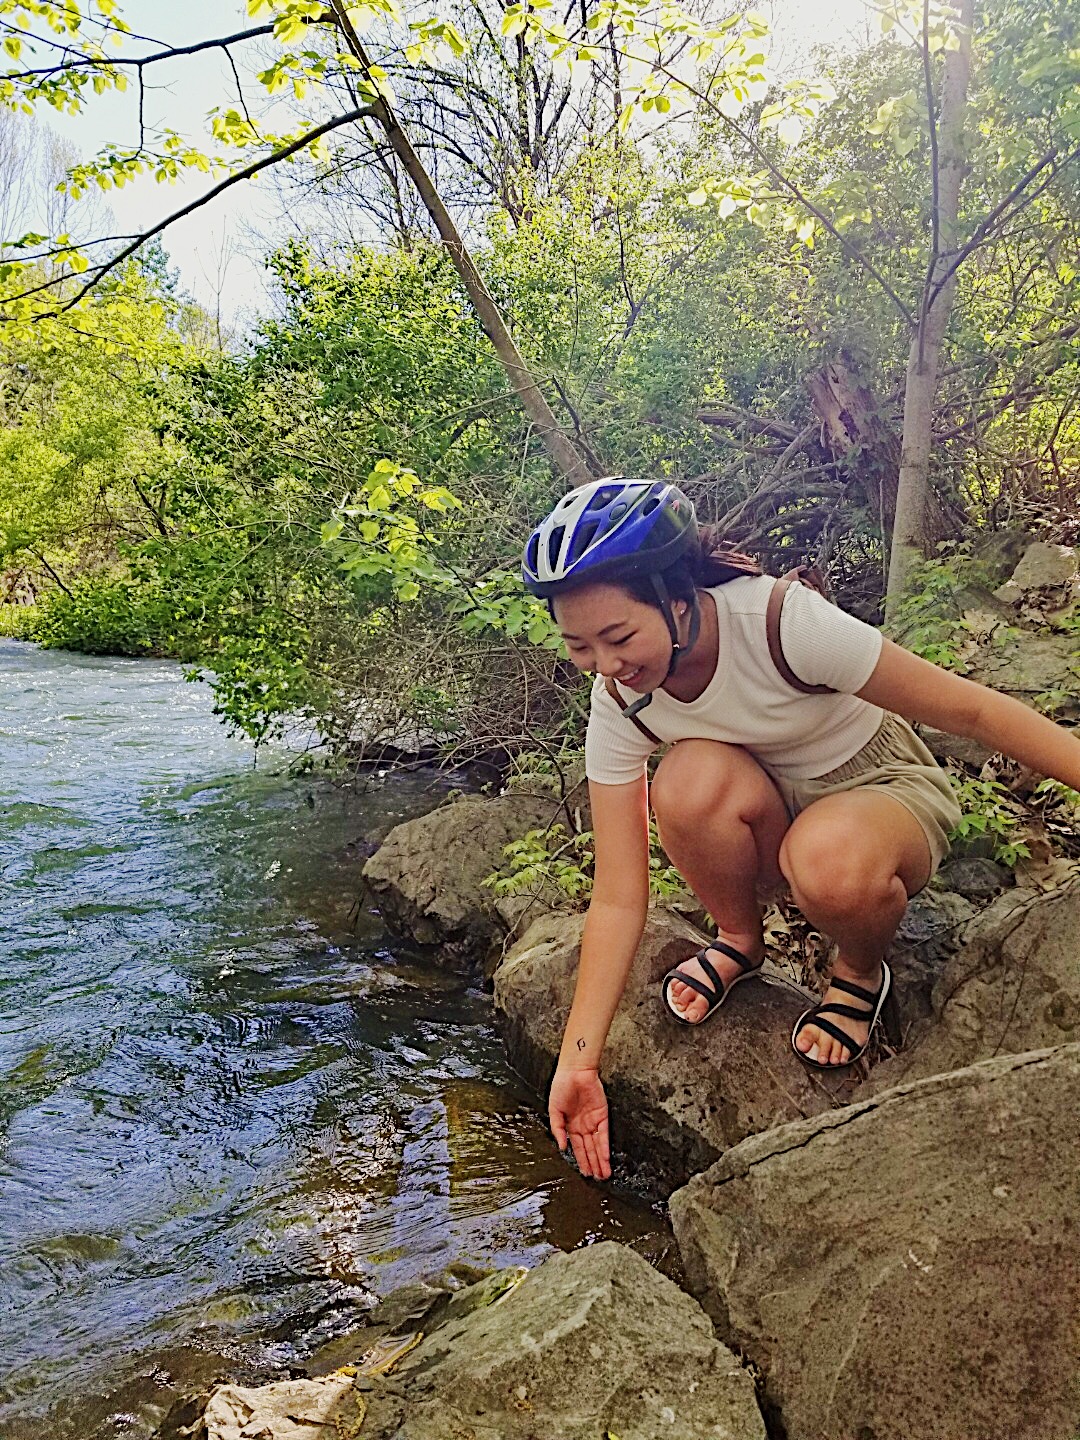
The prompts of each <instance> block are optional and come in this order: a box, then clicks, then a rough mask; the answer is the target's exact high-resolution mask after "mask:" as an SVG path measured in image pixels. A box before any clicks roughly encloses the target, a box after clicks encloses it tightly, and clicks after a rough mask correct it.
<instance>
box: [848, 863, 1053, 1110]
mask: <svg viewBox="0 0 1080 1440" xmlns="http://www.w3.org/2000/svg"><path fill="white" fill-rule="evenodd" d="M1073 1041H1080V884H1075V883H1074V884H1072V885H1070V886H1068V887H1067V888H1065V889H1062V890H1057V891H1053V892H1051V893H1050V894H1048V895H1036V894H1034V893H1032V892H1031V891H1025V890H1007V891H1005V893H1004V894H1002V895H999V896H998V898H997V899H996V900H995V901H994V902H993V903H992V904H991V905H989V906H987V908H986V909H985V910H983V911H982V912H981V913H980V914H979V915H978V916H977V917H976V918H975V919H974V920H972V921H971V922H970V924H969V925H968V926H967V929H966V931H965V934H964V943H963V945H962V946H961V948H960V949H959V950H958V951H957V953H956V954H955V955H954V956H953V957H952V958H951V959H950V960H949V961H948V962H947V963H946V965H945V968H944V970H943V972H942V973H941V975H940V977H939V979H938V981H937V984H936V985H935V986H934V989H933V992H932V995H931V1003H930V1014H929V1015H928V1016H927V1017H926V1018H925V1019H923V1020H921V1021H918V1022H917V1023H916V1024H915V1026H914V1027H913V1028H912V1030H911V1031H910V1032H909V1033H908V1035H907V1037H906V1043H905V1046H904V1049H903V1050H902V1051H901V1052H900V1054H899V1055H896V1056H895V1057H894V1058H892V1059H890V1060H887V1061H885V1062H884V1063H883V1064H881V1065H879V1066H877V1067H876V1068H875V1070H874V1071H873V1073H872V1075H871V1077H870V1080H869V1081H868V1089H870V1090H871V1091H880V1090H883V1089H885V1088H887V1087H889V1086H891V1085H896V1084H898V1083H899V1082H900V1081H902V1080H915V1079H921V1078H923V1077H925V1076H928V1075H936V1074H939V1073H941V1072H943V1071H946V1070H956V1069H959V1068H960V1067H961V1066H964V1065H971V1064H974V1063H975V1062H976V1061H978V1060H986V1059H989V1058H990V1057H991V1056H994V1055H1003V1054H1004V1055H1009V1054H1016V1053H1018V1052H1020V1051H1023V1050H1038V1049H1042V1048H1044V1047H1045V1046H1049V1045H1060V1044H1062V1043H1066V1042H1073Z"/></svg>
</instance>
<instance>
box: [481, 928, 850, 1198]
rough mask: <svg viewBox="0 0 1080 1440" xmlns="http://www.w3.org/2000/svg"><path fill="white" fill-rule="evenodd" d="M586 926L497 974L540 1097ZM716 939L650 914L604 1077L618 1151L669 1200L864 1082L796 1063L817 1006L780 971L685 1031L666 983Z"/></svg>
mask: <svg viewBox="0 0 1080 1440" xmlns="http://www.w3.org/2000/svg"><path fill="white" fill-rule="evenodd" d="M583 924H584V920H583V917H582V916H580V915H572V916H563V915H549V916H546V917H544V918H543V919H541V920H538V921H537V922H536V923H535V924H534V925H532V926H531V927H530V928H529V930H528V931H527V932H526V934H525V935H524V936H523V938H522V939H521V940H520V941H519V942H518V943H517V945H515V946H514V948H513V949H512V950H511V951H510V953H509V955H508V956H507V957H506V959H505V960H504V961H503V963H502V964H501V965H500V966H499V968H498V969H497V970H496V972H495V1009H496V1016H497V1020H498V1024H499V1028H500V1031H501V1033H502V1035H503V1039H504V1041H505V1043H506V1047H507V1051H508V1053H509V1056H510V1061H511V1064H513V1066H514V1067H515V1069H516V1070H518V1072H519V1073H520V1074H521V1075H523V1076H524V1077H525V1079H526V1080H528V1081H529V1082H530V1083H531V1084H532V1085H534V1086H536V1087H537V1089H540V1090H546V1088H547V1085H548V1083H549V1081H550V1079H551V1075H552V1072H553V1070H554V1066H555V1062H556V1060H557V1058H558V1053H559V1047H560V1045H561V1043H562V1034H563V1029H564V1027H565V1025H566V1020H567V1016H568V1014H569V1011H570V1002H571V1000H572V998H573V991H574V982H575V976H576V972H577V960H578V949H579V946H580V943H581V931H582V927H583ZM704 940H705V937H704V936H703V935H701V934H700V932H699V931H697V930H695V929H694V927H693V926H692V925H690V924H689V923H688V922H687V921H686V920H684V919H682V918H681V917H680V916H678V915H674V914H671V913H669V912H667V911H665V910H651V911H650V912H649V917H648V920H647V922H646V926H645V933H644V935H643V937H642V941H641V944H640V946H639V947H638V953H637V956H636V958H635V960H634V964H633V967H632V969H631V972H630V977H629V980H628V982H627V987H626V991H625V993H624V995H623V998H622V1001H621V1003H620V1005H619V1009H618V1011H617V1013H616V1015H615V1019H614V1022H613V1023H612V1026H611V1032H610V1035H609V1038H608V1043H607V1046H606V1048H605V1051H604V1059H603V1063H602V1066H601V1074H602V1077H603V1080H604V1085H605V1088H606V1090H607V1094H608V1100H609V1102H610V1105H611V1116H612V1139H613V1144H614V1146H615V1148H616V1150H617V1151H619V1152H620V1153H621V1154H623V1155H624V1156H627V1157H629V1158H630V1159H631V1160H632V1161H634V1162H637V1163H638V1164H639V1165H641V1167H642V1168H643V1170H644V1172H645V1174H646V1178H647V1179H649V1180H650V1181H651V1182H652V1183H653V1184H654V1185H655V1186H656V1188H658V1189H660V1190H661V1191H664V1190H668V1189H670V1188H671V1185H672V1184H680V1183H682V1182H683V1181H684V1180H685V1179H686V1178H687V1177H688V1176H690V1175H691V1174H693V1173H694V1172H695V1171H696V1170H701V1169H703V1168H704V1166H706V1165H708V1164H711V1162H712V1161H713V1160H715V1159H716V1157H717V1156H718V1155H719V1154H721V1153H722V1152H723V1151H724V1150H726V1149H727V1148H728V1147H729V1146H731V1145H736V1144H738V1142H739V1141H740V1140H742V1139H744V1138H745V1137H746V1136H747V1135H753V1134H755V1133H756V1132H757V1131H759V1130H768V1129H770V1128H771V1127H772V1126H774V1125H782V1124H784V1123H785V1122H786V1121H788V1120H793V1119H796V1118H798V1117H799V1116H805V1115H817V1114H819V1113H820V1112H821V1111H823V1110H828V1109H830V1108H832V1107H833V1106H836V1105H841V1104H844V1103H846V1102H847V1101H848V1100H849V1099H850V1098H851V1097H852V1095H853V1094H855V1093H856V1090H857V1087H858V1083H859V1081H858V1077H857V1076H855V1075H854V1074H853V1073H852V1072H851V1071H844V1072H842V1073H841V1074H838V1075H825V1074H822V1073H821V1072H820V1071H816V1070H811V1069H810V1068H809V1067H808V1066H805V1065H803V1064H802V1062H801V1061H799V1060H797V1059H796V1057H795V1055H794V1053H793V1052H792V1050H791V1046H790V1043H789V1042H790V1035H791V1030H792V1026H793V1025H794V1023H795V1021H796V1019H797V1018H798V1016H799V1015H800V1014H801V1013H802V1011H803V1010H804V1009H805V1008H806V1007H807V1005H809V1004H812V1003H813V1001H814V997H813V996H812V995H810V994H809V993H808V992H807V991H805V990H802V989H801V988H800V987H799V986H797V985H795V984H793V983H792V982H791V981H789V980H787V979H786V978H785V977H783V976H782V975H781V974H780V972H779V971H776V970H772V969H771V968H770V971H769V973H768V974H767V975H765V976H763V977H761V978H758V979H754V980H751V981H748V982H747V983H746V984H744V985H740V986H739V987H738V989H737V990H736V991H735V992H734V993H733V995H732V996H731V998H730V999H729V1000H728V1001H727V1002H726V1003H725V1004H724V1007H723V1009H722V1010H721V1011H720V1012H719V1013H717V1014H715V1015H713V1016H712V1018H711V1019H710V1020H709V1021H708V1022H707V1024H705V1025H704V1026H701V1027H687V1026H682V1025H679V1024H678V1023H677V1022H676V1021H675V1020H674V1019H673V1018H672V1017H671V1015H669V1014H668V1012H667V1010H666V1009H665V1008H664V1005H663V1003H662V1001H661V999H660V979H661V977H662V976H663V975H664V974H665V973H666V972H667V971H668V970H670V969H671V968H672V967H673V966H675V965H677V964H678V963H679V961H680V960H683V959H685V958H686V957H687V956H688V955H692V954H693V952H694V951H695V950H697V949H698V948H699V947H700V946H701V945H702V944H703V943H704Z"/></svg>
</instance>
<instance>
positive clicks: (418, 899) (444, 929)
mask: <svg viewBox="0 0 1080 1440" xmlns="http://www.w3.org/2000/svg"><path fill="white" fill-rule="evenodd" d="M559 821H561V822H562V823H563V824H564V825H565V824H566V816H565V812H564V810H563V807H562V806H561V804H560V802H559V801H558V800H557V799H556V798H555V797H553V796H550V795H545V794H539V793H531V792H526V791H523V790H514V791H510V792H508V793H507V794H506V795H500V796H497V797H489V796H483V795H471V796H467V797H466V798H464V799H461V800H455V801H453V802H452V803H451V804H449V805H444V806H442V807H441V808H440V809H438V810H432V811H431V812H430V813H429V814H427V815H421V816H420V817H419V818H418V819H416V820H407V821H405V823H404V824H402V825H398V826H396V827H395V828H394V829H393V830H391V832H390V834H389V835H388V836H387V837H386V839H385V841H384V842H383V843H382V845H380V847H379V849H378V850H377V851H376V852H375V854H374V855H373V856H372V857H371V859H370V860H369V861H368V862H367V864H366V865H365V866H364V870H363V877H364V883H365V884H366V886H367V888H368V890H369V892H370V894H371V895H372V897H373V899H374V902H375V904H376V905H377V907H378V910H379V913H380V914H381V915H382V917H383V919H384V920H385V921H386V923H387V925H388V926H389V927H390V928H391V929H392V930H395V931H396V932H397V933H398V934H401V935H404V936H407V937H408V938H409V939H411V940H414V941H416V942H417V943H418V944H420V945H425V946H432V947H437V949H436V950H435V958H436V959H438V960H439V961H440V962H441V963H443V964H445V965H447V966H448V967H449V968H450V969H454V970H458V971H462V972H468V971H470V970H473V969H475V968H476V967H477V966H478V965H481V964H482V963H483V962H484V961H485V960H486V959H487V957H488V956H489V955H490V954H491V953H492V951H496V952H497V950H498V948H499V947H500V946H501V943H502V939H503V936H504V934H505V932H506V929H507V922H506V921H504V920H503V918H502V917H501V916H500V914H499V912H498V908H497V905H496V899H495V897H494V895H493V894H492V892H491V891H490V890H485V889H484V888H483V886H482V885H481V883H480V882H481V881H482V880H483V879H484V878H485V877H486V876H488V875H490V874H492V873H493V872H494V871H496V870H498V869H499V868H500V867H501V865H502V864H503V850H504V848H505V847H506V846H507V845H509V844H510V843H511V841H514V840H520V839H521V838H522V836H523V835H526V834H527V833H528V832H529V831H530V830H537V829H541V828H543V827H544V826H547V825H550V824H552V823H556V822H559Z"/></svg>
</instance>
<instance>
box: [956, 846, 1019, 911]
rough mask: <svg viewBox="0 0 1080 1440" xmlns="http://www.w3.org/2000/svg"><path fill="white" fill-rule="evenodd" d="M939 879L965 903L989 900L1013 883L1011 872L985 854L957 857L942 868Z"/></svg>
mask: <svg viewBox="0 0 1080 1440" xmlns="http://www.w3.org/2000/svg"><path fill="white" fill-rule="evenodd" d="M939 878H940V880H941V883H942V884H943V885H944V886H945V887H946V888H947V889H948V890H950V891H952V892H953V893H955V894H957V895H962V896H963V897H964V899H965V900H990V899H992V898H993V897H994V896H995V895H997V894H998V893H999V892H1000V891H1002V890H1007V889H1008V888H1009V886H1010V885H1012V884H1013V883H1014V879H1013V875H1012V873H1011V871H1009V870H1008V869H1007V868H1006V867H1005V866H1004V865H999V864H998V863H997V861H996V860H991V859H990V858H989V856H987V855H959V856H957V857H956V859H954V860H949V861H948V862H947V863H946V864H944V865H943V866H942V867H941V870H940V871H939Z"/></svg>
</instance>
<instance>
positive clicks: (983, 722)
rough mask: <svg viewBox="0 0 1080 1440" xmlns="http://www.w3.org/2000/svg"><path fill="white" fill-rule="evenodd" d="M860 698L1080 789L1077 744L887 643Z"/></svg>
mask: <svg viewBox="0 0 1080 1440" xmlns="http://www.w3.org/2000/svg"><path fill="white" fill-rule="evenodd" d="M858 695H859V698H860V699H862V700H869V701H870V703H871V705H879V706H880V707H881V709H882V710H893V711H895V712H896V714H897V715H903V717H904V719H905V720H912V721H921V722H922V723H924V724H926V725H933V726H935V727H936V728H937V729H938V730H947V731H948V732H949V734H950V735H968V736H970V737H971V738H972V739H973V740H979V741H981V742H982V744H984V745H986V746H988V747H989V748H990V749H991V750H1000V751H1001V752H1002V753H1003V754H1005V755H1011V756H1012V757H1013V759H1014V760H1019V761H1020V763H1021V764H1023V765H1027V766H1028V767H1029V768H1030V769H1032V770H1034V771H1036V773H1037V774H1039V775H1048V776H1051V777H1052V778H1053V779H1055V780H1061V781H1063V782H1064V783H1065V784H1066V785H1069V786H1071V787H1072V788H1073V789H1074V790H1080V739H1078V738H1077V737H1076V736H1075V735H1073V734H1071V733H1070V732H1069V731H1068V730H1066V729H1064V728H1063V727H1062V726H1060V725H1055V724H1054V722H1053V721H1052V720H1048V719H1047V718H1046V716H1045V715H1040V714H1039V713H1038V711H1036V710H1032V709H1030V708H1029V707H1028V706H1027V705H1024V704H1023V703H1022V702H1021V701H1019V700H1014V699H1013V698H1012V697H1011V696H1009V695H1002V694H1001V693H1000V692H999V691H997V690H990V689H988V688H987V687H986V686H985V685H978V684H976V682H975V681H974V680H965V679H964V678H963V677H962V676H960V675H953V674H951V673H950V672H949V671H948V670H940V669H939V668H938V667H937V666H936V665H931V664H930V662H929V661H928V660H922V659H920V658H919V656H918V655H912V654H911V653H910V651H907V650H904V649H903V648H902V647H901V646H899V645H896V644H894V643H893V641H891V640H886V641H885V644H884V645H883V646H882V650H881V656H880V658H879V660H878V663H877V665H876V666H875V667H874V673H873V674H872V675H871V676H870V679H869V680H868V681H867V682H866V684H865V685H864V686H863V688H862V689H861V690H860V691H858Z"/></svg>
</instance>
